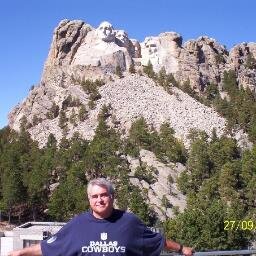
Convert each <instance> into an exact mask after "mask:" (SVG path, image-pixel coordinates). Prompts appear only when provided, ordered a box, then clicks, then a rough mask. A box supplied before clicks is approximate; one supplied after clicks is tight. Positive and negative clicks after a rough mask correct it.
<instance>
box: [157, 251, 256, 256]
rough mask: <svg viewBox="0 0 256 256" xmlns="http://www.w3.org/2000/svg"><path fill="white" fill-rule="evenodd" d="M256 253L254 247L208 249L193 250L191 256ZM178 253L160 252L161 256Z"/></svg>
mask: <svg viewBox="0 0 256 256" xmlns="http://www.w3.org/2000/svg"><path fill="white" fill-rule="evenodd" d="M247 254H248V255H252V254H255V255H256V249H252V250H233V251H208V252H195V253H194V254H193V256H214V255H247ZM170 255H179V254H177V253H166V252H163V253H161V256H170Z"/></svg>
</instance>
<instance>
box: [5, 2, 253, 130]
mask: <svg viewBox="0 0 256 256" xmlns="http://www.w3.org/2000/svg"><path fill="white" fill-rule="evenodd" d="M255 16H256V1H255V0H214V1H207V0H155V1H152V0H126V1H121V0H98V1H97V0H92V1H91V0H69V1H68V0H1V1H0V24H1V30H0V49H1V51H0V52H1V53H0V88H1V91H0V128H2V127H4V126H5V125H7V115H8V113H9V112H10V110H11V109H12V108H13V107H15V106H16V105H17V104H18V103H19V102H21V101H22V100H23V99H24V98H25V97H26V96H27V95H28V92H29V89H30V88H31V86H32V85H35V84H37V83H38V82H39V81H40V77H41V73H42V69H43V65H44V62H45V60H46V57H47V54H48V51H49V47H50V43H51V40H52V35H53V30H54V28H55V27H56V26H57V25H58V23H59V22H60V21H61V20H62V19H70V20H73V19H81V20H83V21H85V22H86V23H89V24H90V25H92V26H93V27H97V26H98V25H99V23H100V22H101V21H104V20H107V21H109V22H110V23H112V25H113V26H114V28H116V29H124V30H125V31H126V32H127V33H128V35H129V37H130V38H135V39H138V40H139V41H143V40H144V38H145V37H146V36H155V35H158V34H159V33H162V32H165V31H175V32H178V33H179V34H181V35H182V37H183V42H186V41H187V40H189V39H196V38H198V37H199V36H202V35H207V36H209V37H213V38H215V39H216V40H217V41H218V42H219V43H221V44H223V45H226V47H227V48H228V49H230V48H231V47H233V46H234V45H235V44H238V43H241V42H256V19H255Z"/></svg>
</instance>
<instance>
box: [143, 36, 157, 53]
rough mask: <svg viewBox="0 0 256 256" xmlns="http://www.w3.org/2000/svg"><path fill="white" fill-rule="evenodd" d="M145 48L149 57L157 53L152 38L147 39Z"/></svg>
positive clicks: (155, 41) (155, 44)
mask: <svg viewBox="0 0 256 256" xmlns="http://www.w3.org/2000/svg"><path fill="white" fill-rule="evenodd" d="M145 47H146V48H147V49H148V53H149V55H155V54H156V53H157V51H158V49H157V48H158V42H157V40H155V39H154V38H152V37H149V38H147V40H146V41H145Z"/></svg>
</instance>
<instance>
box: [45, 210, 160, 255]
mask: <svg viewBox="0 0 256 256" xmlns="http://www.w3.org/2000/svg"><path fill="white" fill-rule="evenodd" d="M164 243H165V238H164V237H163V236H162V235H161V234H159V233H155V232H153V231H151V230H150V229H148V228H147V227H146V226H145V225H144V224H143V223H142V222H141V221H140V219H139V218H137V217H136V216H135V215H134V214H132V213H127V212H124V211H120V210H116V209H115V210H113V213H112V215H111V216H110V217H109V218H107V219H97V218H95V217H94V216H93V214H92V213H91V212H86V213H83V214H81V215H79V216H77V217H75V218H74V219H72V220H71V221H70V222H68V223H67V224H66V225H65V226H64V227H63V228H62V229H60V231H59V232H58V233H56V234H55V235H54V236H53V237H51V238H49V239H47V240H44V241H42V242H41V248H42V253H43V256H78V255H91V256H110V255H111V256H112V255H115V256H124V255H129V256H133V255H134V256H135V255H136V256H144V255H147V256H157V255H160V253H161V250H162V249H163V247H164Z"/></svg>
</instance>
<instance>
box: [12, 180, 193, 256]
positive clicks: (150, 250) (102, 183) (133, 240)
mask: <svg viewBox="0 0 256 256" xmlns="http://www.w3.org/2000/svg"><path fill="white" fill-rule="evenodd" d="M87 194H88V198H89V202H90V206H91V211H89V212H86V213H82V214H80V215H79V216H77V217H75V218H73V219H72V220H71V221H70V222H68V223H67V224H66V225H65V226H64V227H63V228H62V229H61V230H60V231H59V232H57V234H55V235H54V236H53V237H51V238H49V239H47V240H44V241H42V242H41V243H40V244H37V245H34V246H31V247H28V248H24V249H21V250H17V251H13V252H11V253H10V254H9V256H41V255H43V256H55V255H56V256H57V255H58V256H78V255H95V256H96V255H100V256H108V255H110V254H111V255H116V256H117V255H118V256H119V255H120V256H121V255H123V256H125V255H128V256H130V255H134V256H135V255H147V256H148V255H150V256H157V255H159V254H160V253H161V251H162V249H164V247H165V248H166V249H169V250H174V251H177V252H179V253H181V254H184V255H186V256H191V255H192V254H193V250H192V248H189V247H183V246H182V245H180V244H178V243H176V242H174V241H172V240H166V239H165V238H164V237H163V236H162V235H161V234H160V233H155V232H152V231H151V230H150V229H148V228H147V227H146V226H145V225H144V224H143V223H142V222H141V221H140V220H139V219H138V218H137V217H136V216H135V215H134V214H132V213H128V212H125V211H120V210H117V209H114V207H113V203H114V189H113V186H112V184H111V183H110V182H109V181H107V180H106V179H103V178H99V179H95V180H92V181H90V182H89V184H88V187H87Z"/></svg>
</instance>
